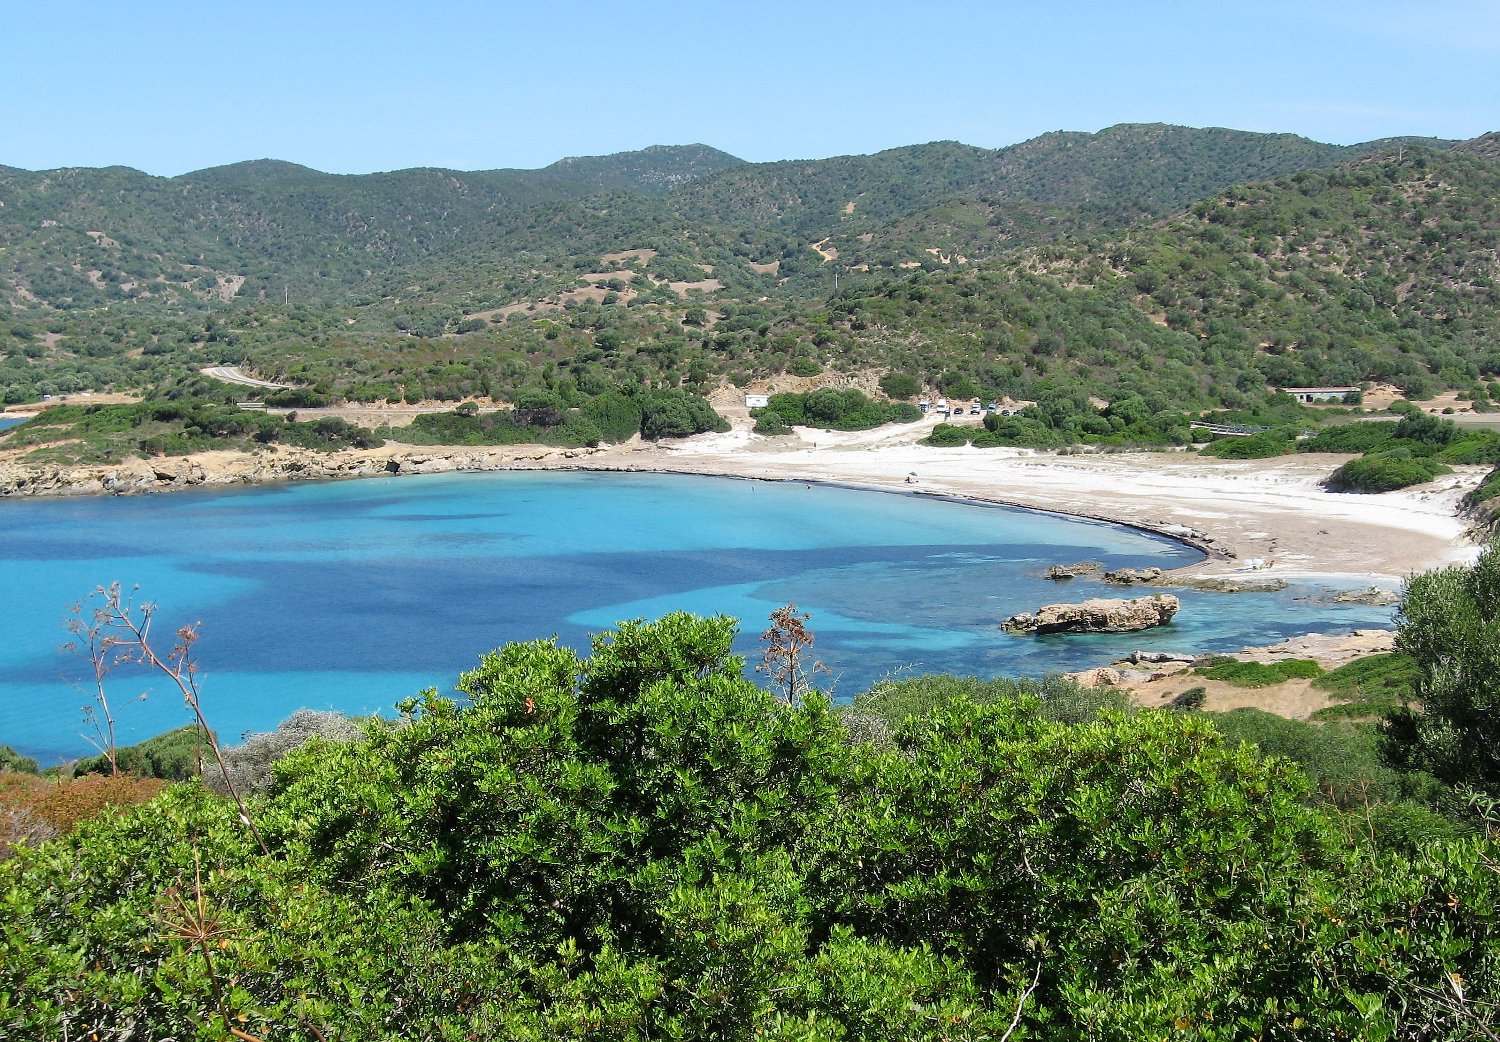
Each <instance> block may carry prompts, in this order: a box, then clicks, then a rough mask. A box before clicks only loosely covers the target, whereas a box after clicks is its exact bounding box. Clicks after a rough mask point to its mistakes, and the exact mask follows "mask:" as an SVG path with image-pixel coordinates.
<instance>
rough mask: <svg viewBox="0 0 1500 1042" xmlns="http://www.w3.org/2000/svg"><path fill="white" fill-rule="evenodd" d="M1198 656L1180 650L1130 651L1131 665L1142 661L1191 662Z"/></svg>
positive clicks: (1139, 663)
mask: <svg viewBox="0 0 1500 1042" xmlns="http://www.w3.org/2000/svg"><path fill="white" fill-rule="evenodd" d="M1197 658H1198V656H1197V655H1188V654H1186V653H1184V652H1180V651H1139V650H1137V651H1132V652H1131V653H1130V659H1129V661H1130V663H1131V665H1135V666H1139V665H1141V664H1142V663H1151V664H1153V665H1159V664H1161V663H1163V662H1186V663H1192V662H1194V661H1196V660H1197Z"/></svg>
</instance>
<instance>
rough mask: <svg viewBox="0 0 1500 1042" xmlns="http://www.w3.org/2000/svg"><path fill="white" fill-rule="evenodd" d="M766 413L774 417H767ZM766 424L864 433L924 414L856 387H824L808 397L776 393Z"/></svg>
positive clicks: (908, 405)
mask: <svg viewBox="0 0 1500 1042" xmlns="http://www.w3.org/2000/svg"><path fill="white" fill-rule="evenodd" d="M766 413H770V414H771V415H770V416H769V417H768V416H767V415H766ZM756 415H757V417H758V418H759V419H761V420H765V421H766V422H767V424H769V425H774V424H775V423H776V422H778V421H779V422H780V423H781V424H784V425H794V426H799V427H816V428H818V429H819V430H828V431H864V430H869V429H871V428H872V427H879V426H880V425H881V424H885V423H912V422H914V421H916V420H919V419H921V418H922V412H921V410H920V409H918V408H917V407H916V406H915V405H911V404H910V403H908V402H882V401H878V400H876V399H874V398H871V397H869V396H868V395H866V394H865V393H864V392H863V391H858V390H855V389H854V388H844V389H839V388H835V387H824V388H822V389H820V390H817V391H808V392H807V393H805V394H793V393H786V394H773V395H772V396H771V403H770V405H768V406H767V407H766V410H765V411H764V412H760V413H757V414H756Z"/></svg>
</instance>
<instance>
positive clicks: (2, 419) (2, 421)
mask: <svg viewBox="0 0 1500 1042" xmlns="http://www.w3.org/2000/svg"><path fill="white" fill-rule="evenodd" d="M29 419H31V417H29V416H0V431H8V430H10V429H11V428H12V427H19V426H21V424H23V423H25V422H26V421H27V420H29Z"/></svg>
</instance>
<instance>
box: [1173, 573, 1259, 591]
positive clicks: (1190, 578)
mask: <svg viewBox="0 0 1500 1042" xmlns="http://www.w3.org/2000/svg"><path fill="white" fill-rule="evenodd" d="M1172 585H1173V586H1185V587H1187V588H1188V589H1190V590H1204V591H1206V592H1208V593H1276V592H1278V591H1280V590H1284V589H1286V580H1285V579H1269V578H1261V579H1252V578H1249V577H1246V578H1243V579H1242V578H1239V577H1238V576H1232V575H1185V576H1181V577H1179V578H1175V579H1173V580H1172Z"/></svg>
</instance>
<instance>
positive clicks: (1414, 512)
mask: <svg viewBox="0 0 1500 1042" xmlns="http://www.w3.org/2000/svg"><path fill="white" fill-rule="evenodd" d="M731 419H732V420H735V421H736V423H735V429H733V430H731V431H730V432H728V433H726V434H706V435H698V436H696V437H693V438H687V439H683V440H681V441H676V442H670V443H664V444H650V443H642V442H639V441H633V442H631V443H627V444H625V445H619V446H608V447H601V448H598V449H561V448H553V447H548V446H534V445H533V446H411V445H404V444H401V443H399V442H395V441H392V442H389V443H387V444H386V445H385V446H382V447H381V448H378V449H364V450H359V449H346V450H339V451H335V452H316V451H313V450H307V449H291V448H285V447H279V446H273V447H268V448H267V449H264V450H260V451H257V452H235V451H214V452H207V453H199V454H196V455H193V456H184V457H169V458H158V459H152V460H140V459H131V460H126V461H124V462H122V463H119V464H110V465H101V464H95V465H79V466H53V465H47V466H40V467H38V466H35V465H31V464H27V463H24V462H21V461H19V460H17V459H15V458H14V457H11V458H3V457H0V498H10V497H31V496H78V495H136V494H148V493H156V492H168V491H177V490H185V489H192V488H204V489H215V488H228V487H243V486H247V485H265V484H276V483H281V482H288V481H299V480H341V479H345V478H357V477H390V476H402V475H407V474H432V473H453V472H472V471H502V470H588V471H600V472H610V471H618V472H643V473H677V474H690V475H702V476H716V477H736V478H745V479H753V480H768V481H803V482H807V483H814V482H816V483H819V484H836V485H841V486H844V487H849V488H858V489H865V490H870V491H882V492H888V493H889V492H898V493H904V494H912V495H923V496H933V497H943V498H952V499H963V500H971V501H977V502H985V503H993V504H997V505H1002V506H1012V507H1020V508H1024V509H1032V510H1042V511H1046V512H1049V513H1056V514H1063V515H1067V516H1070V517H1078V518H1084V519H1088V520H1096V521H1101V522H1107V523H1110V524H1122V525H1127V526H1130V527H1134V528H1138V529H1141V530H1144V531H1149V532H1152V533H1155V534H1159V535H1164V536H1168V537H1170V538H1174V539H1177V540H1179V541H1181V542H1183V543H1186V544H1187V545H1190V546H1193V547H1195V548H1197V549H1199V550H1202V551H1203V552H1205V553H1206V554H1207V555H1208V556H1207V558H1206V559H1205V560H1204V561H1202V562H1200V563H1199V564H1196V565H1192V566H1189V567H1187V568H1185V569H1181V570H1179V572H1178V573H1176V574H1189V575H1199V576H1202V577H1206V578H1226V579H1251V578H1253V579H1255V580H1265V579H1287V578H1295V577H1311V576H1314V575H1316V576H1318V577H1321V578H1323V579H1325V580H1326V579H1330V578H1332V579H1334V580H1335V581H1336V582H1341V583H1343V584H1347V585H1350V586H1360V587H1368V586H1371V585H1386V586H1391V585H1394V584H1396V583H1399V582H1400V581H1401V580H1402V579H1403V578H1404V577H1405V576H1407V575H1410V574H1412V573H1413V572H1417V571H1422V570H1425V569H1429V568H1433V567H1438V566H1441V565H1445V564H1450V563H1454V562H1458V561H1463V560H1467V559H1470V558H1472V557H1473V556H1474V555H1475V553H1477V547H1475V546H1473V545H1470V544H1468V543H1467V542H1466V540H1465V533H1466V532H1467V530H1468V528H1469V527H1470V526H1469V524H1468V522H1466V521H1465V519H1464V518H1462V517H1460V516H1459V515H1458V507H1459V501H1460V500H1461V499H1462V497H1463V495H1464V493H1465V492H1467V491H1468V490H1469V489H1471V488H1473V487H1474V486H1475V485H1477V484H1478V482H1479V481H1480V480H1481V479H1482V477H1483V476H1484V474H1486V473H1487V472H1488V470H1489V468H1487V467H1460V468H1456V470H1455V473H1454V474H1452V475H1449V476H1446V477H1444V478H1441V479H1439V480H1438V481H1436V482H1432V483H1430V484H1428V485H1424V486H1418V487H1417V488H1415V489H1405V490H1401V491H1398V492H1388V493H1383V494H1380V495H1359V494H1349V493H1332V492H1327V491H1325V490H1323V489H1322V487H1321V485H1320V484H1319V482H1320V481H1321V479H1322V478H1324V477H1326V476H1327V475H1328V474H1329V473H1331V472H1332V471H1333V469H1334V468H1335V467H1337V466H1338V464H1339V463H1340V462H1342V461H1343V460H1344V459H1346V458H1348V457H1345V456H1328V455H1314V454H1301V455H1296V456H1289V457H1287V456H1284V457H1276V458H1273V459H1269V460H1244V461H1232V460H1218V459H1211V458H1208V457H1200V456H1197V455H1195V454H1190V453H1182V452H1119V453H1100V452H1076V453H1051V452H1035V451H1032V450H1026V449H975V448H970V447H962V448H929V447H925V446H920V445H917V444H916V442H917V440H918V439H919V438H921V437H923V436H924V435H925V434H926V433H927V429H928V428H929V427H930V425H931V424H930V423H928V422H921V423H917V424H909V425H902V426H898V427H887V428H879V429H877V430H875V431H860V432H853V433H837V432H828V431H812V430H806V429H798V430H797V432H796V433H794V434H792V435H784V436H781V437H776V438H763V437H758V436H755V435H753V434H751V433H750V432H749V430H748V424H747V423H746V422H745V421H746V420H747V419H748V417H743V418H742V417H735V416H731ZM1251 561H1260V562H1262V566H1261V567H1258V568H1254V569H1253V570H1251V569H1249V567H1248V565H1247V563H1246V562H1251Z"/></svg>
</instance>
